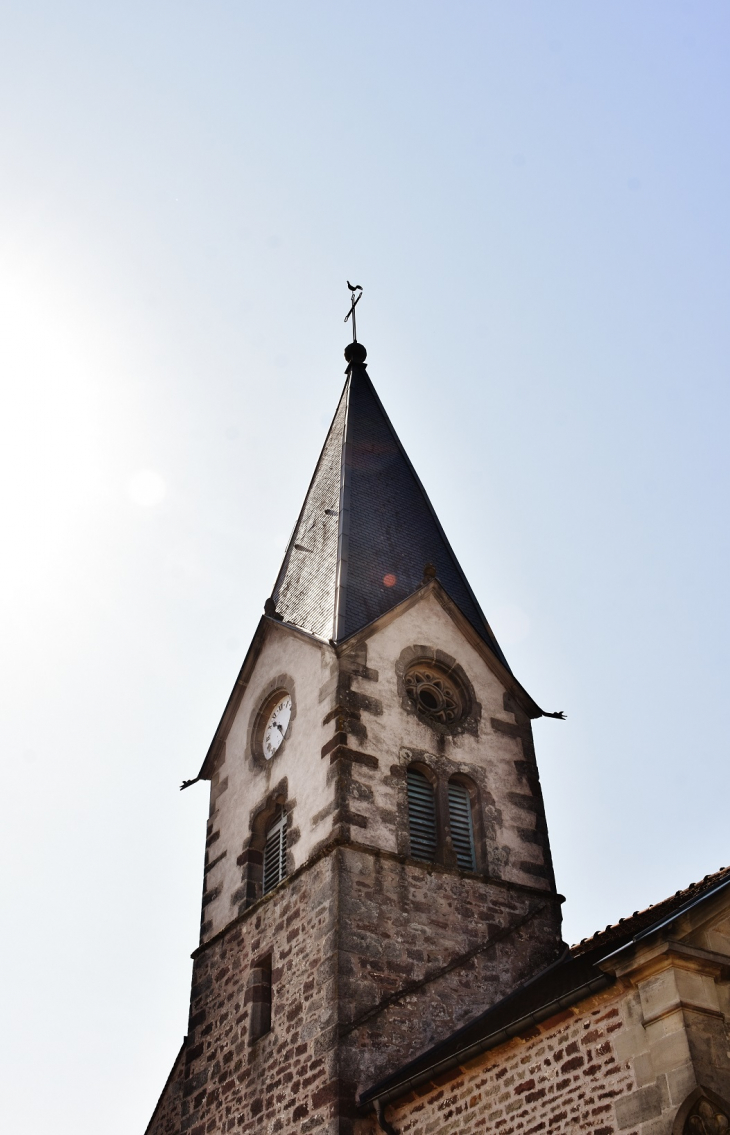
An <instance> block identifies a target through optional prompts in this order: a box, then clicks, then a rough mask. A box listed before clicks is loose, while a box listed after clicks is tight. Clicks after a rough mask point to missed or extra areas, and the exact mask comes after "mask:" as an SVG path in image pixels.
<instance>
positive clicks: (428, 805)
mask: <svg viewBox="0 0 730 1135" xmlns="http://www.w3.org/2000/svg"><path fill="white" fill-rule="evenodd" d="M408 829H409V833H410V837H411V855H412V856H413V858H414V859H426V860H429V861H433V860H434V859H435V857H436V844H437V838H436V796H435V794H434V790H433V785H432V784H431V782H430V780H429V779H428V777H426V776H424V774H423V773H422V772H419V770H418V769H415V768H409V769H408Z"/></svg>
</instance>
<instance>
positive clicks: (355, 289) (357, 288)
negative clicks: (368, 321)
mask: <svg viewBox="0 0 730 1135" xmlns="http://www.w3.org/2000/svg"><path fill="white" fill-rule="evenodd" d="M347 286H348V288H349V289H350V299H351V300H352V307H351V308H350V310H349V311H348V313H347V315H346V316H345V323H347V321H348V319H349V318H350V316H352V341H353V343H357V323H356V322H355V308H356V306H357V304H358V302H359V301H360V299H361V298H362V288H361V287H360V285H359V284H354V285H353V284H351V283H350V281H349V280H348V281H347ZM355 292H357V293H358V294H357V295H355Z"/></svg>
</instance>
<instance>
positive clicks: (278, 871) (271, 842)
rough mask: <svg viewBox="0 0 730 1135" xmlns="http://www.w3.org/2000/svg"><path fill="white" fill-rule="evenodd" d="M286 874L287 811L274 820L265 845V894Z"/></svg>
mask: <svg viewBox="0 0 730 1135" xmlns="http://www.w3.org/2000/svg"><path fill="white" fill-rule="evenodd" d="M285 875H286V812H284V811H282V812H281V814H280V815H279V816H278V817H277V818H276V819H275V820H274V822H273V824H272V825H271V827H270V828H269V830H268V831H267V833H266V843H265V845H264V894H266V892H267V891H270V890H271V888H272V887H275V886H276V884H277V883H280V882H281V880H282V879H283V878H284V876H285Z"/></svg>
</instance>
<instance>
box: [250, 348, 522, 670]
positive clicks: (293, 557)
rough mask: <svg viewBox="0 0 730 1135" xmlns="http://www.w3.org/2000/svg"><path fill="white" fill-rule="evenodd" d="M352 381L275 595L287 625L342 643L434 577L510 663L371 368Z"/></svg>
mask: <svg viewBox="0 0 730 1135" xmlns="http://www.w3.org/2000/svg"><path fill="white" fill-rule="evenodd" d="M345 358H346V360H347V364H348V365H347V371H346V374H347V381H346V383H345V388H344V390H343V392H342V397H341V398H340V402H339V405H338V407H337V411H336V413H335V416H334V419H333V422H332V425H331V426H330V430H329V433H328V435H327V439H326V441H325V443H324V448H323V449H322V453H321V454H320V458H319V461H318V462H317V467H316V469H315V471H314V476H313V478H312V481H311V484H310V486H309V489H308V491H307V495H306V498H305V501H304V506H303V508H302V511H301V513H300V515H299V519H298V521H297V523H296V526H295V528H294V533H293V535H292V538H291V541H290V543H289V547H288V548H287V551H286V555H285V557H284V562H283V564H282V567H281V571H280V572H279V577H278V579H277V581H276V586H275V587H274V591H273V593H272V599H273V602H274V607H273V609H274V610H275V611H276V612H277V614H278V615H279V616H281V617H282V618H283V619H284V621H285V622H288V623H293V624H295V625H296V626H298V627H301V628H302V629H303V630H306V631H309V632H310V633H312V634H315V635H318V636H319V637H321V638H325V639H333V640H334V641H335V642H341V641H342V640H343V639H346V638H349V637H350V635H352V634H355V632H356V631H358V630H361V629H362V627H364V626H367V624H368V623H371V622H372V621H373V620H374V619H376V618H378V617H379V616H380V615H382V614H384V613H385V612H386V611H389V610H390V609H391V608H393V607H395V606H396V605H397V604H398V603H400V602H402V600H404V599H406V598H407V597H408V596H409V595H411V594H412V593H413V592H414V591H415V590H416V589H417V588H418V587H420V586H421V585H422V584H423V583H424V582H427V581H428V580H429V579H431V578H434V577H436V578H438V580H439V582H440V583H441V585H442V586H443V587H444V589H445V590H446V592H447V593H448V595H449V596H450V597H451V599H453V601H454V603H455V604H456V605H457V607H459V609H460V610H461V612H462V614H463V615H464V616H465V617H466V618H467V619H468V620H469V622H470V623H471V624H472V626H473V627H474V629H475V630H476V631H477V633H478V634H479V635H480V636H481V637H482V639H483V640H484V641H485V642H486V643H487V645H488V646H489V647H490V649H491V650H492V652H493V653H494V654H495V655H496V657H497V658H498V659H499V660H500V662H501V663H502V664H503V665H504V666H507V661H506V659H505V657H504V655H503V653H502V651H501V649H500V647H499V644H498V643H497V641H496V639H495V638H494V635H493V634H492V632H491V629H490V628H489V625H488V624H487V621H486V619H485V618H484V615H483V614H482V612H481V609H480V607H479V604H478V603H477V601H476V598H475V597H474V593H473V592H472V590H471V588H470V586H469V584H468V582H467V580H466V576H465V575H464V573H463V571H462V569H461V566H460V565H459V562H458V560H457V559H456V556H455V555H454V553H453V551H452V549H451V546H450V544H449V542H448V540H447V539H446V536H445V534H444V531H443V529H442V527H441V525H440V523H439V521H438V518H437V516H436V513H435V512H434V510H433V507H432V506H431V502H430V501H429V499H428V497H427V496H426V492H425V490H424V488H423V485H422V484H421V482H420V480H419V479H418V476H417V474H416V471H415V469H414V468H413V466H412V465H411V463H410V461H409V459H408V456H407V455H406V452H405V450H404V449H403V446H402V445H401V443H400V441H399V439H398V436H397V434H396V432H395V430H394V429H393V426H392V425H391V423H390V421H389V419H388V416H387V414H386V413H385V410H384V409H383V406H382V403H381V401H380V399H379V398H378V396H377V394H376V393H375V388H374V387H373V384H372V382H371V381H370V377H369V375H368V373H367V366H366V362H365V360H366V358H367V351H366V350H365V347H364V346H363V344H362V343H357V342H352V343H349V344H348V346H347V347H346V348H345Z"/></svg>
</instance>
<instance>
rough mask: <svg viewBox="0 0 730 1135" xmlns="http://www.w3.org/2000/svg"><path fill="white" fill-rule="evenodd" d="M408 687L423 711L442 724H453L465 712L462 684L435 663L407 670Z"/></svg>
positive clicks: (424, 715) (412, 698)
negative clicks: (448, 675) (458, 684)
mask: <svg viewBox="0 0 730 1135" xmlns="http://www.w3.org/2000/svg"><path fill="white" fill-rule="evenodd" d="M405 687H406V693H407V694H408V697H409V698H410V699H411V701H412V702H414V703H415V705H416V708H417V709H418V711H419V713H420V714H421V715H422V716H423V717H426V718H428V719H429V720H430V721H434V722H436V723H437V724H438V725H453V724H454V723H455V722H456V721H458V720H459V718H460V717H461V715H462V713H463V712H464V699H463V697H462V695H461V692H460V690H459V688H458V686H457V685H456V683H455V682H453V681H452V680H451V678H448V677H447V676H446V674H445V673H444V672H443V671H441V670H438V669H437V668H436V667H435V666H423V665H417V666H412V667H411V669H410V670H408V672H407V673H406V676H405Z"/></svg>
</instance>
